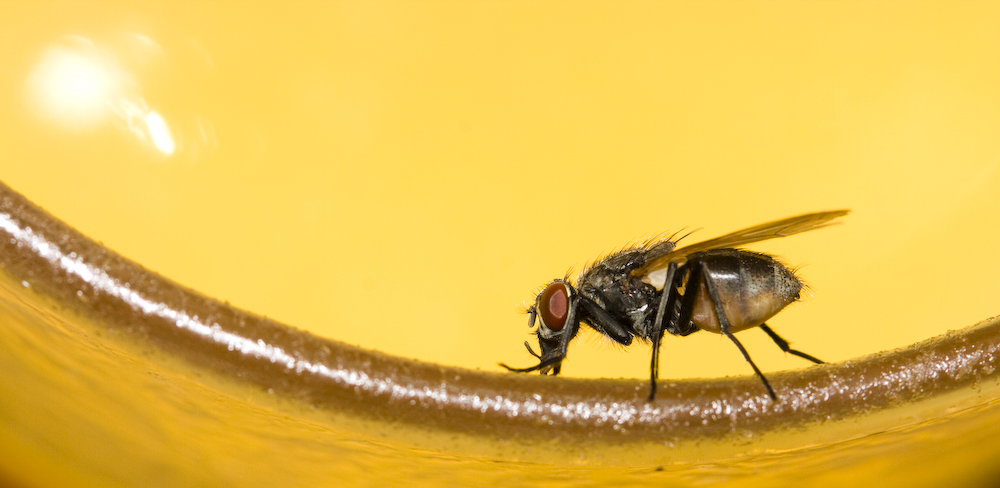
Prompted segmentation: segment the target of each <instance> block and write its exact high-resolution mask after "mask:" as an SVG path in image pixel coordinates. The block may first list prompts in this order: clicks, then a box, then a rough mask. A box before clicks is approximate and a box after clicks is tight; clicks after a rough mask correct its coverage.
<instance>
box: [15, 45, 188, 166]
mask: <svg viewBox="0 0 1000 488" xmlns="http://www.w3.org/2000/svg"><path fill="white" fill-rule="evenodd" d="M150 42H152V41H150ZM27 88H28V95H29V97H28V100H29V104H30V106H31V108H32V110H33V111H34V112H35V114H36V115H37V116H38V117H39V118H41V119H42V120H45V121H46V122H49V123H52V124H53V125H54V126H56V127H59V128H61V129H64V130H69V131H71V132H78V133H81V132H90V131H94V130H96V129H99V128H100V127H102V126H104V125H105V124H106V123H107V122H108V121H109V120H110V121H112V122H113V123H114V125H115V126H118V127H120V128H123V129H125V130H127V131H128V132H130V133H132V134H133V135H134V136H136V138H137V139H138V140H139V142H141V143H143V144H144V145H147V146H149V147H152V148H153V149H155V150H157V151H158V152H159V153H161V154H164V155H171V154H173V153H174V151H175V150H176V148H177V147H176V143H175V140H174V136H173V133H172V132H171V130H170V126H169V124H168V123H167V121H166V119H165V118H164V117H163V116H162V115H161V114H160V113H159V112H157V111H155V110H152V109H150V108H149V107H148V105H147V104H146V101H145V99H144V98H142V97H141V96H139V95H138V94H137V91H138V90H137V87H136V83H135V80H134V77H133V76H132V74H131V73H129V72H128V71H126V70H125V69H123V68H122V67H121V66H120V65H119V64H118V63H117V62H116V61H115V59H114V57H113V56H112V55H111V53H110V50H108V49H107V48H104V47H102V46H100V45H98V44H97V43H95V42H93V41H91V40H89V39H85V38H81V37H71V38H68V39H65V40H63V41H60V42H59V43H57V44H56V45H54V46H52V47H50V48H49V49H47V50H46V51H45V52H44V53H43V54H42V56H41V59H40V60H39V61H38V63H37V64H36V65H35V68H34V70H33V71H32V72H31V74H30V75H29V76H28V79H27Z"/></svg>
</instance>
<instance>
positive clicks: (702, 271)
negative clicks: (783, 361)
mask: <svg viewBox="0 0 1000 488" xmlns="http://www.w3.org/2000/svg"><path fill="white" fill-rule="evenodd" d="M692 267H693V269H692V270H691V278H689V279H688V287H687V289H688V290H690V291H689V292H688V293H689V294H692V295H693V294H694V291H695V290H697V289H698V288H697V286H698V280H705V284H706V285H707V288H708V294H709V296H710V297H711V299H712V304H713V305H714V306H715V314H716V316H717V317H718V319H719V328H720V329H721V330H722V335H724V336H726V337H728V338H729V340H731V341H733V344H736V347H737V348H738V349H739V350H740V353H741V354H743V359H746V361H747V362H748V363H750V367H751V368H753V372H754V373H756V374H757V377H758V378H760V380H761V381H762V382H763V383H764V388H767V394H768V395H769V396H770V397H771V400H775V401H777V400H778V396H777V395H775V394H774V389H773V388H771V383H769V382H768V381H767V378H766V377H764V373H761V372H760V368H758V367H757V365H756V364H754V362H753V360H752V359H750V354H749V353H747V350H746V348H744V347H743V344H740V341H739V340H738V339H736V336H734V335H733V333H732V332H730V331H729V328H730V326H729V319H728V318H727V317H726V312H725V311H724V310H723V309H722V300H721V299H720V298H719V291H718V290H717V289H716V287H715V282H714V281H712V279H711V273H710V272H708V270H707V269H706V268H705V264H704V263H700V262H696V263H692Z"/></svg>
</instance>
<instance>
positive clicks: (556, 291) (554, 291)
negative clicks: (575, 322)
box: [536, 282, 569, 332]
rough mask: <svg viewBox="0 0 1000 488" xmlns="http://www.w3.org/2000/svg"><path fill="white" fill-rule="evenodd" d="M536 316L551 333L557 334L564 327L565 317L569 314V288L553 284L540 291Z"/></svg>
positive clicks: (560, 284) (563, 284)
mask: <svg viewBox="0 0 1000 488" xmlns="http://www.w3.org/2000/svg"><path fill="white" fill-rule="evenodd" d="M536 305H537V308H538V315H539V317H541V319H542V325H544V326H545V327H546V328H548V329H549V330H552V331H553V332H559V331H560V330H562V329H563V327H566V316H567V315H568V314H569V288H567V287H566V284H565V283H562V282H553V283H550V284H549V286H546V287H545V290H542V294H541V295H539V297H538V300H537V303H536Z"/></svg>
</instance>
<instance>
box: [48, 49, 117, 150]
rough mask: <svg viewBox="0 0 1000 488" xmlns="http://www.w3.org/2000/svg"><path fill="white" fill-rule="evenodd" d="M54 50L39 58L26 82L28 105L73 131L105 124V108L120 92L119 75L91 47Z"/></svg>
mask: <svg viewBox="0 0 1000 488" xmlns="http://www.w3.org/2000/svg"><path fill="white" fill-rule="evenodd" d="M76 44H77V45H78V46H79V47H78V48H76V49H74V48H71V47H62V46H60V47H54V48H51V49H49V50H48V51H46V52H45V54H43V55H42V59H41V61H39V63H38V65H37V66H36V67H35V70H34V71H33V72H32V74H31V76H30V77H29V78H28V88H29V90H30V91H31V94H32V97H31V101H32V103H33V105H34V107H35V109H36V110H37V111H38V113H39V115H41V116H42V117H43V118H45V119H48V120H50V121H52V122H55V123H57V124H59V125H60V126H62V127H64V128H68V129H73V130H87V129H92V128H94V127H95V126H97V125H99V124H100V123H102V122H104V121H105V119H106V117H107V105H108V102H109V100H111V99H113V98H114V97H115V96H116V95H117V94H118V92H119V91H120V90H121V78H122V76H121V74H120V73H119V72H117V70H115V69H114V68H113V67H112V66H111V63H110V62H108V60H107V59H106V58H104V57H103V56H100V55H99V54H98V53H97V52H96V50H95V49H93V46H92V45H91V44H90V43H89V42H86V41H82V40H78V41H77V43H76Z"/></svg>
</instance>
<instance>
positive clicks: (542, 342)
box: [500, 297, 583, 375]
mask: <svg viewBox="0 0 1000 488" xmlns="http://www.w3.org/2000/svg"><path fill="white" fill-rule="evenodd" d="M581 298H583V297H572V298H570V302H569V312H568V315H567V316H566V326H565V327H563V329H562V330H561V331H559V332H558V333H557V334H555V335H554V336H552V337H543V336H542V335H541V334H538V344H539V346H540V347H541V348H542V351H541V354H536V353H535V351H534V350H532V349H531V346H530V345H529V344H528V343H527V342H525V343H524V345H525V346H526V347H527V348H528V352H530V353H531V355H532V356H535V357H537V358H538V360H539V362H538V364H537V365H535V366H531V367H528V368H512V367H510V366H507V365H506V364H504V363H500V366H501V367H503V368H506V369H507V370H508V371H513V372H515V373H529V372H531V371H538V372H540V373H541V374H548V372H549V370H551V371H552V374H553V375H557V374H559V370H560V369H561V366H562V361H563V359H566V351H567V350H568V349H569V341H570V339H572V338H573V337H575V336H576V333H577V332H579V329H580V319H579V318H578V317H577V308H578V307H579V303H580V302H579V300H580V299H581ZM533 322H534V320H533V318H532V323H533Z"/></svg>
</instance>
